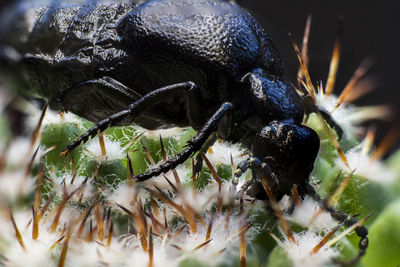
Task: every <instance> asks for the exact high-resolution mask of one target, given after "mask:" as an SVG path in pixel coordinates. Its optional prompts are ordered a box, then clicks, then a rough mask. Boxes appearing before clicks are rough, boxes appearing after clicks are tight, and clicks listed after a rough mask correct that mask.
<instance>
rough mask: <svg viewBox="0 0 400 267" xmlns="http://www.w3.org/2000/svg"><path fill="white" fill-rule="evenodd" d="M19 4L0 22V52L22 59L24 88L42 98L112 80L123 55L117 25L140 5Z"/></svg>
mask: <svg viewBox="0 0 400 267" xmlns="http://www.w3.org/2000/svg"><path fill="white" fill-rule="evenodd" d="M86 2H88V3H86V4H85V3H84V1H79V0H74V1H72V0H70V1H50V0H48V1H35V2H33V1H23V2H20V3H18V4H17V5H16V6H15V7H13V8H11V9H10V11H7V13H4V14H5V15H4V16H3V17H2V21H3V25H2V29H1V32H0V37H1V38H0V40H1V41H0V46H1V47H12V48H13V49H15V51H16V52H17V53H19V54H20V55H21V61H22V62H21V64H17V63H16V64H17V65H18V67H19V68H21V69H22V70H21V69H20V71H19V72H23V73H25V74H26V75H24V77H25V78H26V83H27V86H28V87H29V88H30V90H32V91H33V92H35V93H37V94H38V95H39V96H40V97H42V98H47V99H48V98H51V97H52V96H53V95H55V94H57V93H59V92H61V91H63V90H65V89H67V88H69V87H71V86H72V85H74V84H76V83H78V82H82V81H85V80H89V79H93V78H97V77H99V76H100V77H101V76H104V75H110V73H109V72H112V71H113V70H115V69H116V68H117V67H118V65H119V64H122V63H123V60H122V58H123V57H124V56H125V52H124V51H121V50H120V49H119V46H118V40H119V36H118V34H117V32H116V30H115V25H116V22H117V21H118V19H119V18H120V17H121V16H124V15H125V14H126V13H128V12H129V11H131V10H132V9H133V8H135V7H136V6H137V4H138V3H136V2H138V1H126V0H125V1H123V0H120V1H113V2H110V1H96V2H94V1H86Z"/></svg>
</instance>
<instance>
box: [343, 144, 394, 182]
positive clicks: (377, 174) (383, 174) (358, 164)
mask: <svg viewBox="0 0 400 267" xmlns="http://www.w3.org/2000/svg"><path fill="white" fill-rule="evenodd" d="M363 146H364V145H363V143H361V144H359V145H357V146H356V147H354V148H352V149H350V150H349V151H348V152H347V153H346V158H347V161H348V164H349V165H350V168H351V169H349V167H348V166H346V165H345V164H344V163H343V162H342V161H341V160H340V159H337V164H338V165H339V167H340V168H343V169H347V170H348V171H349V172H351V171H352V170H355V172H354V174H356V175H359V176H362V177H364V178H366V179H368V180H370V181H372V182H374V183H380V184H384V185H390V184H392V183H393V182H394V181H395V180H396V177H397V175H396V173H395V172H394V171H392V170H391V169H389V168H388V167H386V166H385V165H384V164H383V162H382V161H380V160H371V158H370V157H369V155H366V154H364V153H363V152H362V149H363Z"/></svg>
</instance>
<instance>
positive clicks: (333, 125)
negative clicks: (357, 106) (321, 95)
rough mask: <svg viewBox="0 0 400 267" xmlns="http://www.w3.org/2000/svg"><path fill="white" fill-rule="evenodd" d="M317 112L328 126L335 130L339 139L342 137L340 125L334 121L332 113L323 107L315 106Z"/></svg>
mask: <svg viewBox="0 0 400 267" xmlns="http://www.w3.org/2000/svg"><path fill="white" fill-rule="evenodd" d="M317 112H318V113H319V114H320V115H321V116H322V118H324V120H325V121H326V123H328V124H329V126H330V127H331V128H332V129H334V130H335V132H336V133H337V135H338V137H339V140H340V139H342V136H343V129H342V127H340V125H339V124H337V123H336V121H335V120H334V119H333V118H332V115H331V114H330V113H329V112H328V111H327V110H325V109H323V108H321V107H317Z"/></svg>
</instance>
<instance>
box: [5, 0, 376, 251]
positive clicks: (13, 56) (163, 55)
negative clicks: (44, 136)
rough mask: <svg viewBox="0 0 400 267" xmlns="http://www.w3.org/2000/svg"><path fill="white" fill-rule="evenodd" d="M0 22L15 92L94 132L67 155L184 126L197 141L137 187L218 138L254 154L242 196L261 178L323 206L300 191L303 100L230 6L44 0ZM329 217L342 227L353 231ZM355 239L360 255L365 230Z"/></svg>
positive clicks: (304, 171)
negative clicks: (92, 143) (125, 128)
mask: <svg viewBox="0 0 400 267" xmlns="http://www.w3.org/2000/svg"><path fill="white" fill-rule="evenodd" d="M5 14H6V15H3V18H2V24H1V25H2V28H1V30H0V40H1V43H0V63H1V65H2V66H3V67H2V68H3V72H4V71H9V72H10V77H12V78H13V82H12V84H14V85H13V86H15V85H17V86H18V87H21V88H28V90H26V91H25V93H26V94H28V95H30V96H33V97H39V98H43V99H45V100H46V101H48V103H49V105H50V107H51V108H53V109H55V110H60V111H71V112H73V113H75V114H77V115H79V116H82V117H84V118H86V119H89V120H91V121H94V122H96V123H97V124H96V126H95V127H93V128H92V129H90V130H89V131H88V132H87V133H86V134H84V135H82V136H81V137H79V138H78V139H77V140H76V141H75V142H73V143H72V144H71V145H69V146H68V147H67V148H66V150H65V153H68V152H69V151H71V150H72V149H74V148H75V147H77V146H78V145H79V144H80V143H82V142H85V141H87V140H88V139H89V137H93V136H95V135H96V134H97V133H98V131H99V130H100V131H103V130H105V129H106V128H108V127H110V126H113V125H126V124H129V123H131V122H135V123H137V124H139V125H141V126H142V127H144V128H147V129H159V128H169V127H172V126H191V127H193V128H194V129H196V130H197V131H198V133H197V134H196V136H195V137H193V138H192V139H191V140H190V141H189V142H188V144H187V147H186V148H185V149H184V150H183V151H182V152H180V153H178V154H177V155H176V156H175V157H173V158H172V159H169V160H168V161H167V162H166V163H164V164H162V165H160V166H158V167H156V168H154V169H151V170H150V171H148V172H146V173H144V174H141V175H138V176H137V177H136V179H137V180H138V181H144V180H146V179H149V178H151V177H153V176H156V175H159V174H161V173H164V172H167V171H169V170H171V169H173V168H175V167H176V166H177V165H179V164H181V163H183V162H184V161H185V160H186V159H188V158H189V157H191V156H192V155H193V154H194V153H196V152H198V151H199V150H201V149H204V148H205V147H207V146H209V145H211V144H212V143H213V142H214V141H215V139H216V137H215V136H216V134H215V133H217V134H218V137H220V138H222V139H224V140H227V141H230V142H241V143H242V144H243V145H244V146H246V147H248V148H249V149H250V151H251V154H252V157H251V158H250V159H248V160H246V161H244V162H242V163H241V164H240V165H239V166H238V170H237V171H236V176H239V175H240V174H241V173H242V172H243V171H245V170H246V169H247V168H251V169H252V170H253V179H252V181H251V182H250V183H248V184H246V186H245V188H244V190H246V192H247V194H249V195H251V196H253V197H256V198H259V199H265V198H266V194H265V192H264V189H263V187H262V186H261V183H260V179H264V178H265V179H266V180H267V182H268V184H269V186H270V189H271V191H272V193H273V194H274V195H275V197H276V198H277V199H280V198H281V197H282V196H283V195H285V194H290V190H291V188H292V186H293V185H294V184H297V185H298V189H299V192H300V194H301V195H305V194H310V195H312V196H313V197H314V198H315V199H319V197H318V195H317V194H316V193H315V191H314V189H313V188H312V186H310V185H309V183H308V180H309V175H310V172H311V171H312V169H313V165H314V161H315V158H316V156H317V154H318V151H319V137H318V135H317V134H316V133H315V132H314V131H313V130H312V129H311V128H309V127H307V126H304V125H302V120H303V117H304V105H303V100H302V98H301V97H300V96H299V95H298V94H297V93H296V92H295V90H293V88H292V86H291V85H290V84H289V83H288V82H287V81H286V79H285V78H284V73H283V69H282V64H281V60H280V56H279V53H278V50H277V48H276V47H275V45H274V44H273V42H272V40H271V38H270V36H269V35H268V34H267V33H266V32H265V31H264V29H263V28H262V26H261V25H260V24H259V23H258V22H257V21H256V20H255V19H254V18H253V17H252V16H251V15H250V14H249V13H248V12H246V11H245V10H243V9H242V8H240V7H239V6H238V5H237V4H236V3H234V2H232V1H227V0H150V1H144V0H129V1H128V0H119V1H116V0H114V1H84V2H83V3H82V1H79V0H68V1H66V0H63V1H60V0H59V1H54V0H53V1H51V0H41V1H34V2H32V1H22V2H20V3H17V5H16V6H14V7H13V8H11V9H10V10H9V11H7V13H5ZM4 66H5V67H4ZM325 117H326V116H325ZM330 122H331V123H333V122H332V120H331V121H330ZM263 177H264V178H263ZM326 208H327V209H328V210H330V211H331V214H332V216H333V217H335V218H336V219H338V220H340V221H343V222H344V223H345V224H346V225H351V224H353V223H354V222H355V219H354V218H350V217H349V216H347V215H346V214H344V213H341V212H339V211H337V210H334V209H329V207H326ZM356 232H357V234H358V235H359V236H360V237H361V241H360V252H359V254H360V255H359V256H361V255H362V254H364V253H365V250H366V248H367V246H368V238H367V230H366V229H365V228H364V227H362V226H360V227H358V228H357V229H356Z"/></svg>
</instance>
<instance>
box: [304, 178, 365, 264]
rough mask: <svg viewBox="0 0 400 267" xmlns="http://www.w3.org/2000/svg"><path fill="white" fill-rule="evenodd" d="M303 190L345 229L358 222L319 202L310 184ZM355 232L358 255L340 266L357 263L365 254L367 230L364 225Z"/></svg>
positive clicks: (318, 197) (321, 201)
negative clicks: (358, 238) (358, 239)
mask: <svg viewBox="0 0 400 267" xmlns="http://www.w3.org/2000/svg"><path fill="white" fill-rule="evenodd" d="M305 190H306V192H307V194H308V195H310V196H311V197H312V198H313V199H314V200H315V201H317V202H318V203H319V205H320V207H321V208H322V209H324V210H326V211H328V212H329V213H330V214H331V216H332V218H334V219H335V220H338V221H339V222H340V223H343V224H344V225H345V226H346V227H350V226H352V225H354V224H356V223H357V222H358V221H357V219H356V218H355V217H354V216H349V215H348V214H346V213H344V212H342V211H340V210H337V209H335V208H333V207H331V206H329V205H328V203H327V202H326V201H324V200H321V197H320V196H319V195H318V193H317V192H316V191H315V189H314V187H313V186H312V185H311V184H309V183H306V185H305ZM355 232H356V234H357V235H358V236H359V237H360V241H359V243H358V247H359V251H358V254H357V256H355V257H354V258H353V259H350V260H349V261H345V262H339V263H340V264H341V265H342V266H352V265H354V264H355V263H357V262H358V261H359V260H360V258H361V257H362V256H363V255H364V254H365V253H366V250H367V248H368V243H369V240H368V230H367V228H366V227H365V226H364V225H360V226H357V227H356V229H355Z"/></svg>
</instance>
